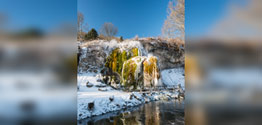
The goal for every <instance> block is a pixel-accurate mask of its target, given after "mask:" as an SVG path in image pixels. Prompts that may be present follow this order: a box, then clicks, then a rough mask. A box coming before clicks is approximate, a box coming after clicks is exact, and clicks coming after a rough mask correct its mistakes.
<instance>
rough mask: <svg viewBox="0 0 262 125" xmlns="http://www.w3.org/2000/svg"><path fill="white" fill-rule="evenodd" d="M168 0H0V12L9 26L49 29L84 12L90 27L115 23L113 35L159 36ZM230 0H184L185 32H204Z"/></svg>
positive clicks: (188, 34) (72, 19) (218, 17)
mask: <svg viewBox="0 0 262 125" xmlns="http://www.w3.org/2000/svg"><path fill="white" fill-rule="evenodd" d="M168 1H169V0H0V3H1V4H0V13H4V14H6V15H7V16H8V18H9V22H8V23H9V25H8V28H9V29H22V28H28V27H38V28H41V29H43V30H49V29H52V28H54V27H57V26H58V25H60V24H61V23H63V22H73V23H74V24H76V20H77V11H80V12H82V13H84V15H85V21H86V22H87V23H88V24H89V27H90V28H95V29H97V30H99V29H100V27H101V25H102V24H103V23H105V22H112V23H113V24H114V25H115V26H116V27H118V30H119V32H118V34H117V36H123V37H124V38H132V37H134V36H135V35H139V36H140V37H148V36H159V35H161V27H162V26H163V23H164V20H165V19H166V16H167V13H166V10H167V5H168ZM230 1H235V2H238V3H240V1H245V0H186V3H185V6H186V7H185V8H186V10H185V13H186V15H185V17H186V19H185V28H186V29H185V31H186V36H199V35H202V34H206V33H207V32H208V31H209V30H210V27H212V26H213V25H214V24H215V23H216V22H217V21H218V20H219V19H220V18H222V17H223V16H224V13H226V12H225V11H226V7H227V5H228V4H229V2H230Z"/></svg>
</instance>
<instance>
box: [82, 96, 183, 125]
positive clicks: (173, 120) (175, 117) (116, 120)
mask: <svg viewBox="0 0 262 125" xmlns="http://www.w3.org/2000/svg"><path fill="white" fill-rule="evenodd" d="M184 121H185V119H184V100H170V101H155V102H150V103H146V104H143V105H140V106H137V107H131V108H128V109H123V110H121V111H116V112H110V113H106V114H104V115H99V116H94V117H92V118H86V119H83V120H79V121H78V125H184V123H185V122H184Z"/></svg>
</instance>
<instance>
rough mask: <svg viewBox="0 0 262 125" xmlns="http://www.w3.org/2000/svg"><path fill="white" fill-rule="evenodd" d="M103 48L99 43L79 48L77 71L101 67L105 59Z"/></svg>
mask: <svg viewBox="0 0 262 125" xmlns="http://www.w3.org/2000/svg"><path fill="white" fill-rule="evenodd" d="M103 50H104V48H103V47H102V46H99V45H90V46H88V47H84V48H82V49H81V56H80V59H79V66H78V68H79V72H88V71H93V70H95V69H99V68H102V67H103V66H104V63H105V60H106V56H107V55H106V53H105V52H104V51H103Z"/></svg>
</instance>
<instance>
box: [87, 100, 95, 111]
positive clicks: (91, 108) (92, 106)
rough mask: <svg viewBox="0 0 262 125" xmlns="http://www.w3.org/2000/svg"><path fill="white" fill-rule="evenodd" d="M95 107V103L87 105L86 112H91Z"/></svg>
mask: <svg viewBox="0 0 262 125" xmlns="http://www.w3.org/2000/svg"><path fill="white" fill-rule="evenodd" d="M94 107H95V102H90V103H88V110H93V109H94Z"/></svg>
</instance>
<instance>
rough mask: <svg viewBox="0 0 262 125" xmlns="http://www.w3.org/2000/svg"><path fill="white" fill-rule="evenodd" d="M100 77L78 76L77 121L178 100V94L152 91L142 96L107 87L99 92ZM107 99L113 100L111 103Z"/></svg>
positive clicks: (97, 75)
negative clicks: (89, 106)
mask: <svg viewBox="0 0 262 125" xmlns="http://www.w3.org/2000/svg"><path fill="white" fill-rule="evenodd" d="M172 71H174V72H175V71H177V70H176V69H172ZM179 71H180V70H179ZM180 73H181V72H180ZM173 74H175V73H173ZM168 75H170V74H168ZM100 77H101V74H99V73H90V72H89V73H84V74H78V76H77V81H78V88H79V90H78V96H77V98H78V104H77V105H78V114H77V119H78V120H80V119H84V118H87V117H91V116H96V115H101V114H105V113H108V112H112V111H116V110H121V109H124V108H127V107H132V106H138V105H141V104H144V103H147V102H150V101H157V100H162V99H163V100H169V99H174V98H178V92H168V91H153V92H151V93H150V92H148V93H145V94H143V93H140V92H124V91H121V90H115V89H113V88H112V87H110V86H108V85H106V86H105V87H103V89H107V91H99V90H98V89H99V88H98V87H97V85H101V84H103V83H101V82H100V80H99V79H100ZM87 82H89V84H90V83H91V84H93V85H94V86H93V87H86V83H87ZM103 85H105V84H103ZM109 98H111V99H112V98H113V101H111V100H110V99H109ZM89 103H94V108H93V109H89V108H88V104H89Z"/></svg>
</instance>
